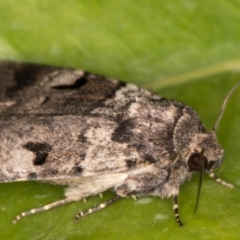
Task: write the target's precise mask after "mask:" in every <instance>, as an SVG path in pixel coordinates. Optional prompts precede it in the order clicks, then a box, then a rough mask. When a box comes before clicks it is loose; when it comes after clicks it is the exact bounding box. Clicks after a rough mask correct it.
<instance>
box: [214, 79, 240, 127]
mask: <svg viewBox="0 0 240 240" xmlns="http://www.w3.org/2000/svg"><path fill="white" fill-rule="evenodd" d="M239 86H240V81H239V82H238V83H237V84H236V85H235V86H234V87H233V88H232V90H231V91H230V92H229V93H228V95H227V96H226V98H225V99H224V102H223V104H222V107H221V110H220V113H219V115H218V118H217V121H216V122H215V124H214V127H213V129H212V130H213V131H214V132H216V131H217V129H218V126H219V123H220V121H221V119H222V116H223V113H224V111H225V109H226V105H227V103H228V101H229V99H230V98H231V96H232V95H233V94H234V92H235V91H236V90H237V89H238V88H239Z"/></svg>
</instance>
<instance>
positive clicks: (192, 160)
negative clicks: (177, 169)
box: [188, 153, 208, 171]
mask: <svg viewBox="0 0 240 240" xmlns="http://www.w3.org/2000/svg"><path fill="white" fill-rule="evenodd" d="M207 164H208V160H207V158H206V157H205V156H204V155H202V154H201V153H192V154H191V156H190V157H189V159H188V166H189V168H190V169H191V170H193V171H201V170H202V168H203V169H205V168H206V167H207Z"/></svg>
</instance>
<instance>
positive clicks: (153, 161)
mask: <svg viewBox="0 0 240 240" xmlns="http://www.w3.org/2000/svg"><path fill="white" fill-rule="evenodd" d="M143 159H144V160H145V161H147V162H149V163H155V162H157V160H156V159H155V158H154V157H153V156H152V155H151V154H149V153H148V154H145V155H144V157H143Z"/></svg>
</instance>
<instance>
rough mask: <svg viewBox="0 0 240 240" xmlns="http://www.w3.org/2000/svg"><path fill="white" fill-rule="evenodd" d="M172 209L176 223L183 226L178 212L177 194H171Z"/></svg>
mask: <svg viewBox="0 0 240 240" xmlns="http://www.w3.org/2000/svg"><path fill="white" fill-rule="evenodd" d="M173 210H174V216H175V219H176V221H177V223H178V225H179V226H180V227H183V224H182V222H181V220H180V217H179V212H178V195H174V196H173Z"/></svg>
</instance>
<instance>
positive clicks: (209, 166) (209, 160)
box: [187, 81, 240, 172]
mask: <svg viewBox="0 0 240 240" xmlns="http://www.w3.org/2000/svg"><path fill="white" fill-rule="evenodd" d="M239 86H240V81H239V82H238V83H237V84H236V85H235V86H234V87H233V88H232V90H231V91H230V92H229V93H228V95H227V96H226V98H225V100H224V102H223V104H222V107H221V110H220V113H219V116H218V118H217V120H216V122H215V124H214V127H213V129H212V131H209V132H206V133H199V134H196V135H195V137H194V139H193V140H192V142H191V144H190V152H191V154H190V155H189V156H188V160H187V163H188V167H189V168H190V170H192V171H203V170H206V171H208V172H209V171H210V172H211V171H212V170H213V169H214V168H217V167H219V166H220V165H221V164H222V161H223V157H224V151H223V149H222V148H221V146H220V145H219V143H218V140H217V137H216V131H217V129H218V126H219V123H220V121H221V119H222V116H223V113H224V110H225V109H226V105H227V103H228V101H229V99H230V97H231V96H232V95H233V93H234V92H235V91H236V90H237V89H238V88H239Z"/></svg>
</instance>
